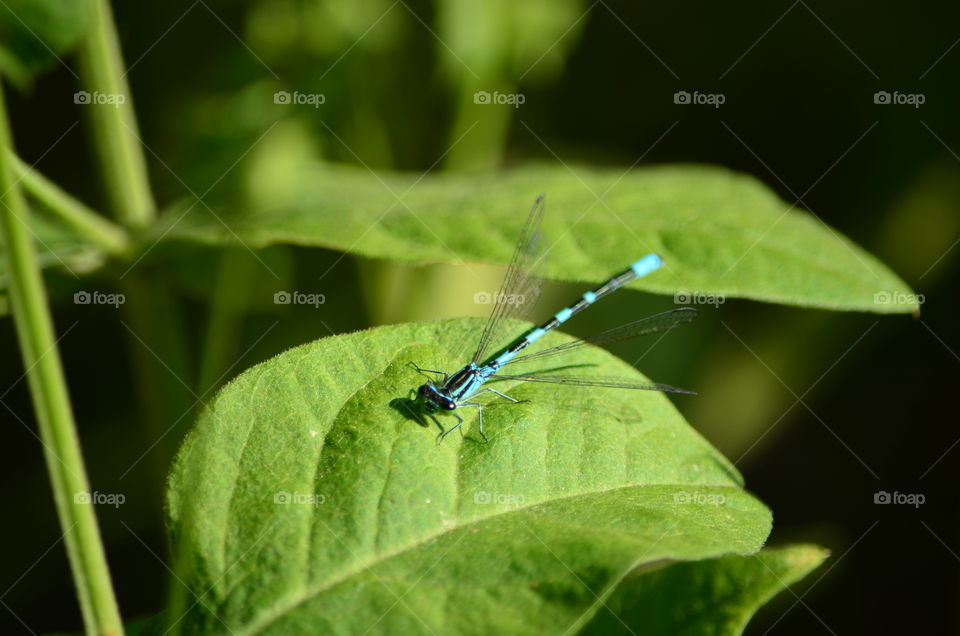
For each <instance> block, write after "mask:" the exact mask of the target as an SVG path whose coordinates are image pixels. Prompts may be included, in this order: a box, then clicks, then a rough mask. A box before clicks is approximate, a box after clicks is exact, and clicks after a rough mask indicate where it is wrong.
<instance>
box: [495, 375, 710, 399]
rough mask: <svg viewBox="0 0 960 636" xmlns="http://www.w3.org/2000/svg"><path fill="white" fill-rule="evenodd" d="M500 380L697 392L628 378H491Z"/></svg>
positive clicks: (560, 376)
mask: <svg viewBox="0 0 960 636" xmlns="http://www.w3.org/2000/svg"><path fill="white" fill-rule="evenodd" d="M490 377H491V378H496V379H498V380H519V381H521V382H546V383H548V384H565V385H568V386H599V387H607V388H610V389H641V390H644V391H663V392H665V393H686V394H688V395H696V392H695V391H688V390H686V389H680V388H677V387H675V386H670V385H669V384H659V383H657V382H636V381H634V380H629V379H626V378H611V377H605V376H570V375H541V374H539V373H537V374H534V375H504V374H500V373H497V374H494V375H492V376H490Z"/></svg>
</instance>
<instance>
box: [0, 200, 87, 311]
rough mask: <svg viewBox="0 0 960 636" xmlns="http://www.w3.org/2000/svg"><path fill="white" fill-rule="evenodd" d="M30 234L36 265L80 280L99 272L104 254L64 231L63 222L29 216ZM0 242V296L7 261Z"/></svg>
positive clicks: (1, 308)
mask: <svg viewBox="0 0 960 636" xmlns="http://www.w3.org/2000/svg"><path fill="white" fill-rule="evenodd" d="M30 223H31V227H30V229H31V233H32V234H33V239H34V241H35V245H36V249H37V262H38V264H39V265H40V266H41V267H43V268H48V267H53V268H59V269H62V270H63V271H65V272H67V273H69V274H75V275H77V276H80V275H82V274H85V273H87V272H91V271H93V270H95V269H97V268H99V267H100V266H101V265H102V264H103V263H104V261H105V260H106V253H105V252H104V251H103V250H102V249H100V248H99V247H97V246H96V245H94V244H93V242H92V241H90V240H89V239H87V238H85V237H83V236H80V235H79V234H78V233H77V232H76V231H75V230H73V229H72V228H70V227H67V225H66V224H65V223H63V221H61V220H60V219H56V218H53V219H51V218H47V216H46V215H45V214H43V213H42V211H37V212H34V213H32V214H31V215H30ZM5 249H6V248H5V247H4V245H3V242H2V239H0V292H4V293H5V290H6V288H7V282H8V273H7V259H6V258H5V257H4V250H5ZM5 304H6V303H3V302H0V315H3V314H5V313H6V309H7V308H6V307H5Z"/></svg>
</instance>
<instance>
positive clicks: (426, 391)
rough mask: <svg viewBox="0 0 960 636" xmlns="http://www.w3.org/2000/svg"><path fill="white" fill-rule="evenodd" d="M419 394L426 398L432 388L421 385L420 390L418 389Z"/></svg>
mask: <svg viewBox="0 0 960 636" xmlns="http://www.w3.org/2000/svg"><path fill="white" fill-rule="evenodd" d="M417 393H419V394H420V395H423V396H426V395H429V394H430V387H429V386H428V385H426V384H421V385H420V388H419V389H417Z"/></svg>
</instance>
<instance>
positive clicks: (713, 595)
mask: <svg viewBox="0 0 960 636" xmlns="http://www.w3.org/2000/svg"><path fill="white" fill-rule="evenodd" d="M828 555H829V552H828V551H827V550H824V549H823V548H820V547H817V546H813V545H797V546H790V547H786V548H778V549H774V550H764V551H763V552H760V553H757V554H752V555H749V556H725V557H720V558H717V559H707V560H703V561H694V562H688V563H676V564H671V565H669V566H667V567H664V568H661V569H659V570H655V571H652V572H638V573H635V574H633V575H631V576H629V577H628V578H627V579H626V580H625V581H624V582H623V583H622V584H621V585H620V587H618V588H617V591H616V592H614V594H613V596H612V597H611V598H610V599H609V600H608V601H607V602H606V609H604V610H601V611H599V612H597V614H596V617H595V618H594V619H593V621H591V622H590V624H588V625H587V627H586V629H584V630H583V632H581V633H583V634H620V633H637V634H641V633H642V634H645V635H647V636H656V635H658V634H664V635H665V636H680V635H686V636H706V635H710V636H721V635H730V636H734V635H736V634H742V633H743V630H744V628H745V627H746V626H747V622H748V621H749V620H750V618H751V617H752V616H753V614H754V613H755V612H756V611H757V610H758V609H759V608H760V607H761V606H762V605H763V604H764V603H766V602H767V601H769V600H770V599H771V598H773V597H774V596H775V595H776V594H777V593H778V592H780V591H781V590H783V589H784V588H785V587H786V586H788V585H790V584H792V583H794V582H795V581H798V580H800V579H801V578H803V577H804V576H806V575H807V574H808V573H810V572H811V571H812V570H814V569H815V568H817V567H818V566H819V565H820V564H821V563H822V562H823V560H824V559H826V558H827V556H828ZM631 630H632V631H631Z"/></svg>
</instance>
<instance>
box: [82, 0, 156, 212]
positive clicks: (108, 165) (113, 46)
mask: <svg viewBox="0 0 960 636" xmlns="http://www.w3.org/2000/svg"><path fill="white" fill-rule="evenodd" d="M91 6H92V11H93V20H92V24H91V28H90V32H89V33H88V34H87V36H86V37H84V38H83V39H82V40H81V42H80V46H79V48H78V49H77V59H78V62H79V67H80V77H81V78H82V79H83V84H84V89H85V90H87V91H89V92H90V93H91V94H93V93H97V92H99V93H100V94H105V95H108V96H113V97H114V101H122V103H115V104H114V103H111V104H97V103H90V104H87V105H85V106H82V108H85V109H88V111H89V115H90V122H91V125H92V128H93V135H92V138H93V143H94V146H95V147H96V151H97V157H98V159H99V161H100V168H101V172H102V174H103V176H104V179H105V180H106V184H105V186H106V193H107V198H108V200H109V204H110V208H111V210H112V212H113V214H114V215H115V216H116V218H117V219H119V220H120V221H121V222H122V223H123V224H124V225H126V226H128V227H133V228H141V227H145V226H147V225H149V224H150V223H151V221H153V219H154V217H155V216H156V205H155V204H154V201H153V195H152V194H151V192H150V184H149V181H148V179H147V164H146V160H145V158H144V155H143V151H142V149H141V147H140V145H141V143H140V133H139V132H138V129H137V120H136V116H135V115H134V111H133V99H132V96H131V94H130V86H129V85H128V84H127V80H126V74H125V73H124V65H123V57H122V55H121V52H120V43H119V42H118V38H117V30H116V26H115V25H114V23H113V15H112V13H111V11H110V5H109V4H108V3H107V0H94V2H93V3H92V5H91ZM120 96H122V99H120Z"/></svg>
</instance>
